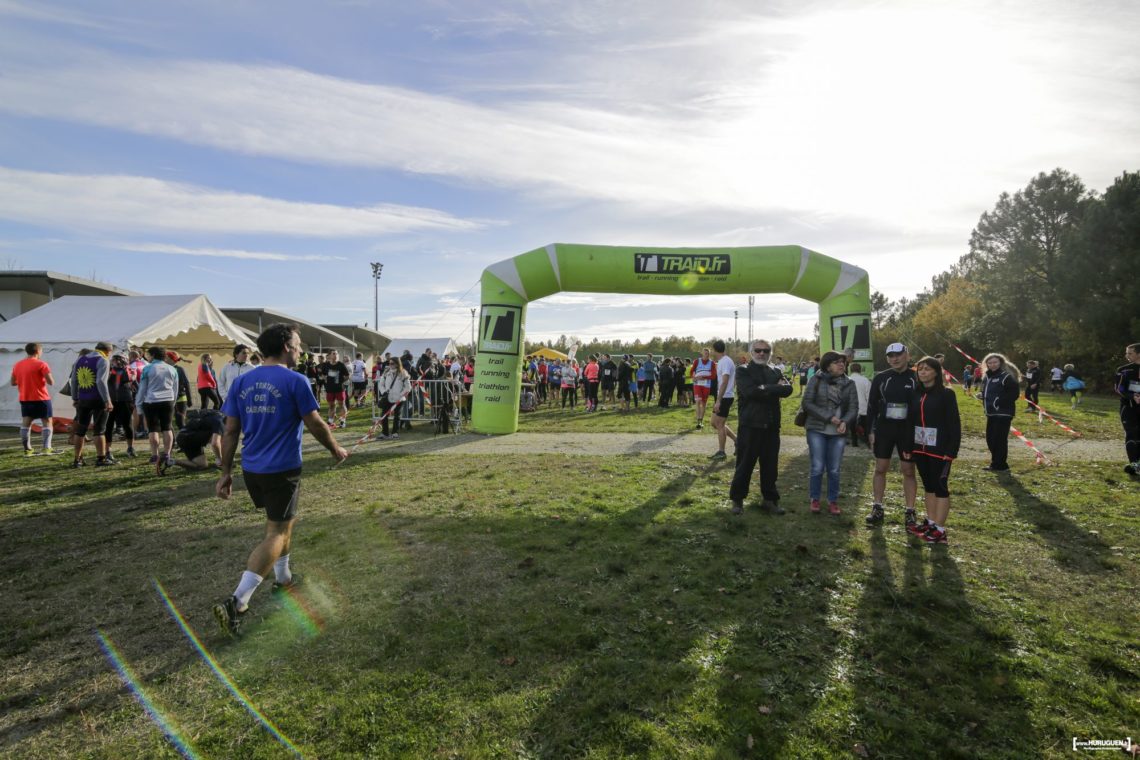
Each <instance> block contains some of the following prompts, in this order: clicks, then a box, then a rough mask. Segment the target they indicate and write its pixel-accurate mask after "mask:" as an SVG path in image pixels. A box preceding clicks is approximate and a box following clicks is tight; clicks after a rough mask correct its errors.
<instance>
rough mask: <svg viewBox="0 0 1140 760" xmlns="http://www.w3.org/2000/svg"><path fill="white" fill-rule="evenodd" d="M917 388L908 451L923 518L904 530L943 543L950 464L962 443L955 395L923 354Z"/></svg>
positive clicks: (938, 368) (939, 365) (936, 365)
mask: <svg viewBox="0 0 1140 760" xmlns="http://www.w3.org/2000/svg"><path fill="white" fill-rule="evenodd" d="M914 369H915V374H916V375H917V377H918V383H919V384H918V389H917V391H916V392H915V394H914V396H913V397H912V398H911V404H910V415H909V420H910V425H911V427H912V428H913V429H914V449H913V451H912V452H911V453H912V456H913V458H914V465H915V468H916V469H917V470H918V474H919V476H920V477H921V478H922V490H923V492H924V497H923V498H924V502H925V506H926V517H925V519H923V521H922V522H921V523H916V524H915V525H913V526H908V527H907V530H908V531H910V532H911V533H913V534H914V535H916V536H919V537H920V538H922V540H924V541H926V542H927V543H928V544H945V543H947V539H946V518H947V517H948V516H949V515H950V485H949V479H950V465H951V464H952V463H953V461H954V460H955V459H956V458H957V456H958V448H959V446H961V443H962V421H961V418H960V417H959V414H958V397H957V395H956V394H955V393H954V390H953V389H952V388H948V387H946V385H945V384H944V383H943V381H942V378H943V366H942V363H941V362H940V361H938V360H937V359H935V358H933V357H930V356H924V357H923V358H921V359H919V360H918V361H917V362H916V363H915V368H914Z"/></svg>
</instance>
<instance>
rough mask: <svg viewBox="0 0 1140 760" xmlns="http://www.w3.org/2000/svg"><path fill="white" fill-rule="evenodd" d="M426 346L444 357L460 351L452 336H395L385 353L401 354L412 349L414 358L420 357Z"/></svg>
mask: <svg viewBox="0 0 1140 760" xmlns="http://www.w3.org/2000/svg"><path fill="white" fill-rule="evenodd" d="M425 348H430V349H431V350H432V351H434V352H435V353H436V355H437V356H439V357H443V356H444V355H445V354H450V355H454V354H456V353H458V352H457V351H456V348H455V341H454V340H452V339H451V338H395V339H394V340H393V341H392V342H391V343H389V344H388V347H387V348H385V349H384V353H386V354H391V355H392V356H400V355H401V354H403V353H404V351H411V352H412V359H418V358H420V354H422V353H423V352H424V349H425Z"/></svg>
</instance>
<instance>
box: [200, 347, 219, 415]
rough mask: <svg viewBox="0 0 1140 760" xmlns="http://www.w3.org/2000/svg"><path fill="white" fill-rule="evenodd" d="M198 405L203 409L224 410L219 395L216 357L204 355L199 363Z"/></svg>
mask: <svg viewBox="0 0 1140 760" xmlns="http://www.w3.org/2000/svg"><path fill="white" fill-rule="evenodd" d="M198 405H199V406H200V407H202V408H203V409H209V408H211V407H213V408H214V409H221V408H222V397H221V396H219V395H218V376H217V374H215V372H214V357H213V356H211V355H210V354H202V356H201V357H200V359H199V363H198Z"/></svg>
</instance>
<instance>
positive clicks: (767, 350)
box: [752, 348, 772, 354]
mask: <svg viewBox="0 0 1140 760" xmlns="http://www.w3.org/2000/svg"><path fill="white" fill-rule="evenodd" d="M752 353H754V354H770V353H772V349H770V348H754V349H752Z"/></svg>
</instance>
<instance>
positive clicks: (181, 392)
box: [166, 351, 193, 430]
mask: <svg viewBox="0 0 1140 760" xmlns="http://www.w3.org/2000/svg"><path fill="white" fill-rule="evenodd" d="M180 361H182V357H181V356H179V355H178V352H177V351H167V352H166V363H167V364H169V365H170V366H171V367H173V368H174V372H175V374H176V375H178V394H177V396H176V397H175V399H174V427H175V429H176V430H181V429H182V426H183V425H185V424H186V410H187V409H189V408H190V407H191V405H192V404H191V400H192V398H193V397H192V396H191V395H190V379H189V378H188V377H187V376H186V370H184V369H182V368H181V367H179V366H178V363H179V362H180Z"/></svg>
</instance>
